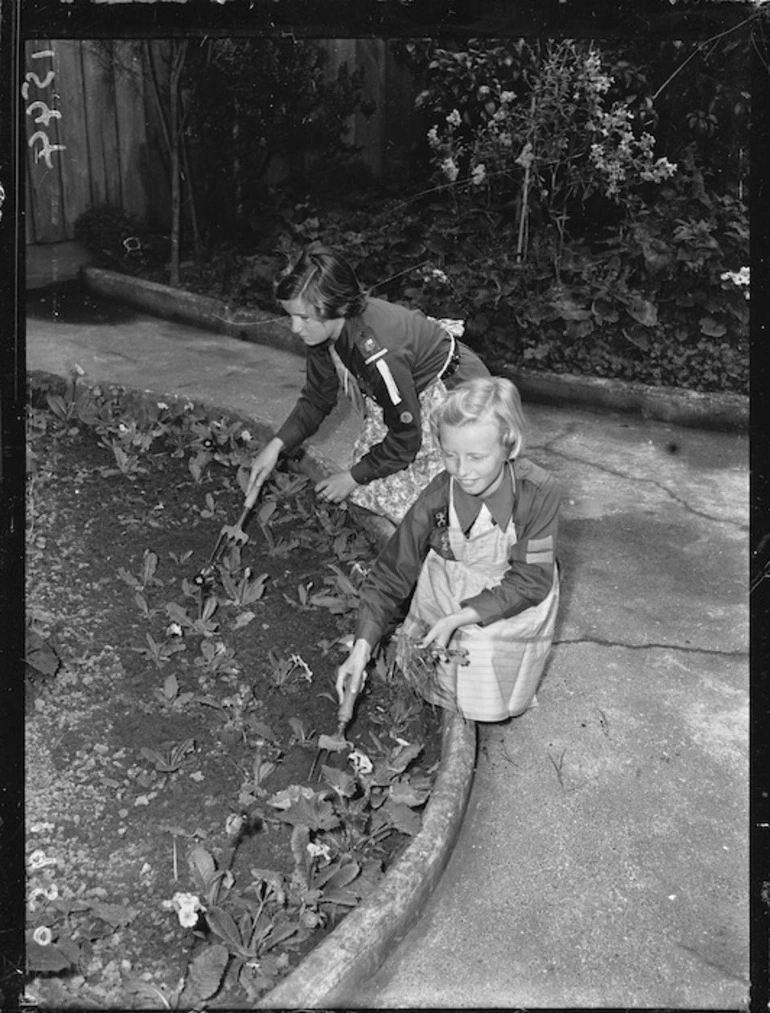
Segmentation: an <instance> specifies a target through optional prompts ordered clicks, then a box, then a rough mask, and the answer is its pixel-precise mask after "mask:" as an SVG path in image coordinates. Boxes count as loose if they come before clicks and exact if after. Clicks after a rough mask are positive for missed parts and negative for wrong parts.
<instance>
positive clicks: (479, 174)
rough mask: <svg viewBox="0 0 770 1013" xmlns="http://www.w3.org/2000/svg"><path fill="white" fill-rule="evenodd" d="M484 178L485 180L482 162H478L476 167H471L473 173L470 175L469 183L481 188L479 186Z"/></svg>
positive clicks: (485, 175) (484, 169) (485, 173)
mask: <svg viewBox="0 0 770 1013" xmlns="http://www.w3.org/2000/svg"><path fill="white" fill-rule="evenodd" d="M486 178H487V170H486V166H485V165H484V163H483V162H479V164H478V165H476V166H474V167H473V172H472V173H471V182H472V183H473V185H474V186H481V184H482V183H483V182H484V180H485V179H486Z"/></svg>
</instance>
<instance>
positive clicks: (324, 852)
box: [307, 841, 331, 862]
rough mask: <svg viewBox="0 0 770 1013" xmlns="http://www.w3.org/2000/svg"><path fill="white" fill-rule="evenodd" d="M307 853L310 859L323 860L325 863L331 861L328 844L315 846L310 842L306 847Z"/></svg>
mask: <svg viewBox="0 0 770 1013" xmlns="http://www.w3.org/2000/svg"><path fill="white" fill-rule="evenodd" d="M307 851H308V854H309V855H310V857H311V858H323V859H325V860H326V861H327V862H328V861H330V859H331V851H330V850H329V845H328V844H317V843H316V842H315V841H310V842H309V843H308V845H307Z"/></svg>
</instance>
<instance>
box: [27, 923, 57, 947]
mask: <svg viewBox="0 0 770 1013" xmlns="http://www.w3.org/2000/svg"><path fill="white" fill-rule="evenodd" d="M32 938H33V939H34V940H35V942H36V943H37V944H38V946H50V945H51V942H52V940H53V933H52V932H51V930H50V929H49V928H48V926H47V925H38V927H37V928H36V929H35V931H34V932H33V933H32Z"/></svg>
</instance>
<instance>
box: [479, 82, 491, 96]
mask: <svg viewBox="0 0 770 1013" xmlns="http://www.w3.org/2000/svg"><path fill="white" fill-rule="evenodd" d="M488 94H489V85H488V84H482V86H481V87H480V88H479V90H478V97H479V98H483V97H484V96H485V95H488Z"/></svg>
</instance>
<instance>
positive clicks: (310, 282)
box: [273, 243, 368, 320]
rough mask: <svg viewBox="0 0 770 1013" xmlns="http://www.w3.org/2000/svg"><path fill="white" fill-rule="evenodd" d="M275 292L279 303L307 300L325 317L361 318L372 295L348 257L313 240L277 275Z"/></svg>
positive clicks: (308, 303)
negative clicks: (359, 278) (361, 281)
mask: <svg viewBox="0 0 770 1013" xmlns="http://www.w3.org/2000/svg"><path fill="white" fill-rule="evenodd" d="M273 295H274V296H275V298H276V299H277V300H278V301H279V302H288V301H289V300H291V299H302V300H304V302H305V303H306V304H307V305H308V306H309V307H310V308H311V309H313V310H314V311H315V313H316V315H317V316H318V317H319V319H321V320H334V319H337V318H339V317H345V318H347V317H357V316H359V315H360V314H361V313H362V312H363V309H364V306H365V305H366V300H367V298H368V292H367V290H366V289H365V288H364V287H363V286H362V285H361V283H360V281H359V280H358V278H357V277H356V273H355V271H354V270H353V268H352V267H351V266H350V264H349V263H348V262H347V260H345V258H344V257H342V256H340V254H339V253H336V252H335V251H334V250H330V249H328V248H327V247H325V246H322V245H321V244H320V243H311V244H310V246H308V247H306V248H305V249H304V250H303V251H302V253H300V255H299V257H297V259H296V260H294V261H293V262H290V263H289V264H287V266H286V267H285V268H284V269H283V270H282V271H280V272H279V273H278V274H277V275H276V276H275V279H274V280H273Z"/></svg>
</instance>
